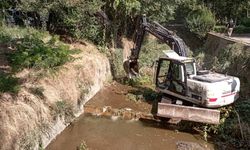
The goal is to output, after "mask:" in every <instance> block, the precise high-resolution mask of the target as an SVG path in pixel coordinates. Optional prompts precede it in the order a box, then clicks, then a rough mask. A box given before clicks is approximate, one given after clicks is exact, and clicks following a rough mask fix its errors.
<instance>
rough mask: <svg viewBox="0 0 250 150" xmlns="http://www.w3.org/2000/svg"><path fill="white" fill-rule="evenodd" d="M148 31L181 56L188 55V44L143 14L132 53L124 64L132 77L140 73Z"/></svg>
mask: <svg viewBox="0 0 250 150" xmlns="http://www.w3.org/2000/svg"><path fill="white" fill-rule="evenodd" d="M146 32H147V33H149V34H151V35H153V36H155V37H156V38H157V39H159V40H160V41H162V42H164V43H166V44H167V45H169V46H170V47H171V49H172V50H174V51H175V52H176V53H178V54H179V55H180V56H187V46H186V45H185V43H184V42H183V41H182V39H181V38H179V37H178V36H177V35H175V34H174V32H172V31H170V30H168V29H166V28H164V27H163V26H162V25H160V24H159V23H157V22H153V23H149V22H147V19H146V16H145V15H143V16H142V17H140V18H139V21H138V27H137V29H136V34H135V38H134V47H133V48H132V49H131V55H130V56H129V58H128V59H127V60H125V61H124V64H123V66H124V69H125V71H126V72H127V74H129V76H130V77H132V76H137V75H138V74H139V63H138V59H139V55H140V51H141V46H142V42H143V39H144V36H145V33H146Z"/></svg>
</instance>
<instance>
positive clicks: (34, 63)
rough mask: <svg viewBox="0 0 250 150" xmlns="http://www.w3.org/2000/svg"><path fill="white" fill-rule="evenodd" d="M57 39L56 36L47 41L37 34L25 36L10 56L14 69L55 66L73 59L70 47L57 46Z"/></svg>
mask: <svg viewBox="0 0 250 150" xmlns="http://www.w3.org/2000/svg"><path fill="white" fill-rule="evenodd" d="M56 41H57V40H56V37H53V38H52V39H51V40H49V41H48V42H47V43H45V42H43V41H42V40H41V39H39V38H37V37H36V36H33V35H31V36H25V37H24V38H23V39H21V41H20V42H18V43H16V44H17V45H16V51H15V52H14V53H12V54H10V55H9V57H8V59H9V61H10V63H11V66H12V68H13V70H14V71H20V70H22V69H23V68H35V69H49V68H55V67H57V66H60V65H63V64H64V63H66V62H67V61H69V60H71V57H70V51H69V47H67V46H64V45H59V46H57V45H56V43H55V42H56Z"/></svg>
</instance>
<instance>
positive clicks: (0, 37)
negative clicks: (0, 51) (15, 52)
mask: <svg viewBox="0 0 250 150" xmlns="http://www.w3.org/2000/svg"><path fill="white" fill-rule="evenodd" d="M29 35H36V36H37V37H38V38H39V39H44V38H46V37H49V36H50V35H49V33H48V32H45V31H41V30H37V29H34V28H30V27H26V28H23V27H17V26H16V27H7V26H5V25H3V26H0V43H4V44H6V43H7V44H10V43H11V42H13V41H15V40H18V39H21V38H24V37H25V36H29Z"/></svg>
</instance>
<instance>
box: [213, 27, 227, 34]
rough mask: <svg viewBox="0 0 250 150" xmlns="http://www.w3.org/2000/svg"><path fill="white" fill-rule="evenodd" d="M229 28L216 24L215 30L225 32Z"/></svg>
mask: <svg viewBox="0 0 250 150" xmlns="http://www.w3.org/2000/svg"><path fill="white" fill-rule="evenodd" d="M226 30H227V28H226V26H215V27H214V31H215V32H218V33H225V32H226Z"/></svg>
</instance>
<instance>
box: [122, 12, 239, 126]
mask: <svg viewBox="0 0 250 150" xmlns="http://www.w3.org/2000/svg"><path fill="white" fill-rule="evenodd" d="M146 33H149V34H151V35H153V36H155V37H156V38H157V39H159V40H160V41H161V42H163V43H166V44H167V45H168V46H169V47H170V48H171V49H170V50H164V51H163V56H161V57H159V59H158V60H156V62H155V64H156V65H155V70H156V71H155V73H154V79H155V87H156V91H158V92H159V93H160V95H162V98H161V99H160V100H157V113H156V114H155V116H157V117H161V118H166V119H167V118H169V119H170V120H186V121H194V122H201V123H208V124H219V122H220V111H219V109H218V108H220V107H223V106H226V105H230V104H232V103H234V102H235V101H236V100H237V99H238V97H239V92H240V80H239V78H238V77H234V76H230V75H227V74H219V73H216V72H212V71H209V70H198V69H197V67H196V61H195V59H194V58H190V57H188V56H187V53H188V50H187V46H186V45H185V43H184V42H183V40H182V39H180V38H179V37H178V36H177V35H176V34H175V33H174V32H172V31H170V30H168V29H166V28H165V27H163V26H162V25H160V24H159V23H157V22H152V23H150V22H148V21H147V18H146V16H145V15H143V16H142V17H140V19H139V25H138V27H137V29H136V33H135V38H134V43H135V44H134V47H133V48H132V49H131V54H130V56H129V57H128V58H127V59H126V60H125V61H124V64H123V67H124V70H125V71H126V72H127V74H128V76H129V78H133V77H136V76H139V63H138V60H139V55H140V51H141V46H142V42H143V39H144V37H145V34H146Z"/></svg>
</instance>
